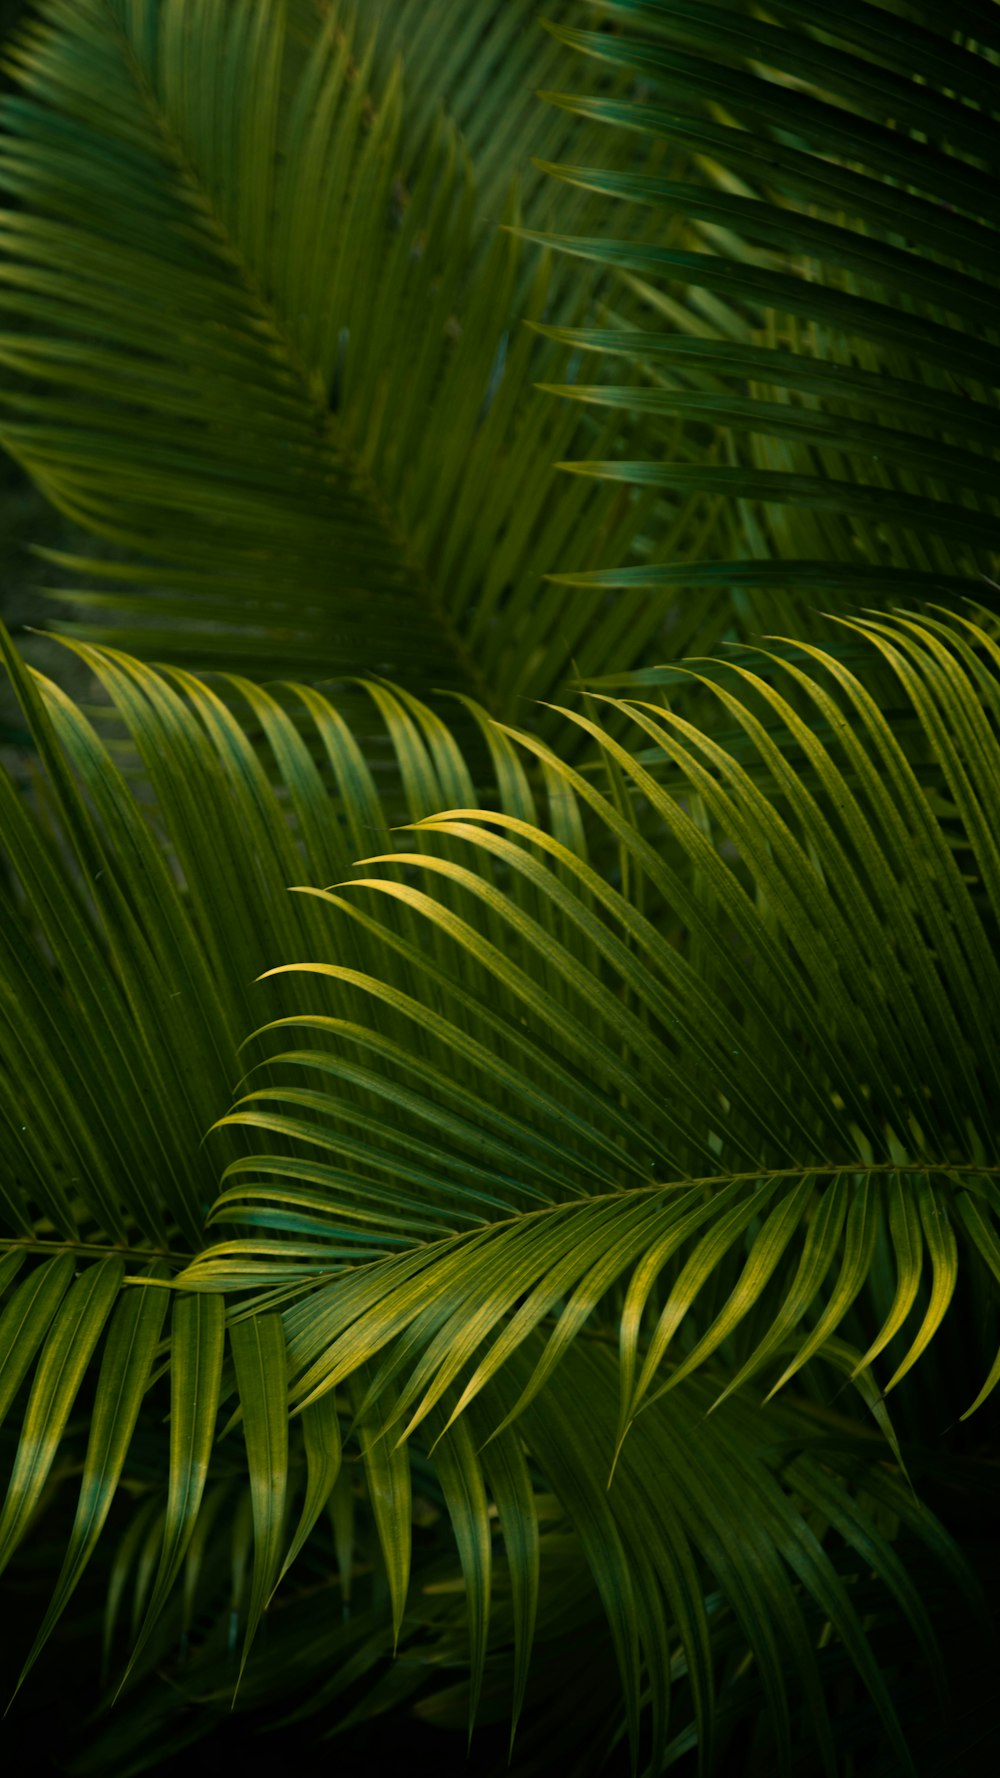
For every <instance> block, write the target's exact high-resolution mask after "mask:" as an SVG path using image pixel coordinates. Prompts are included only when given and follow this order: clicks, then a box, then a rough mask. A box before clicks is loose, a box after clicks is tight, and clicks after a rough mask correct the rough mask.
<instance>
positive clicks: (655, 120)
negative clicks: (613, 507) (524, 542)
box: [546, 0, 1000, 597]
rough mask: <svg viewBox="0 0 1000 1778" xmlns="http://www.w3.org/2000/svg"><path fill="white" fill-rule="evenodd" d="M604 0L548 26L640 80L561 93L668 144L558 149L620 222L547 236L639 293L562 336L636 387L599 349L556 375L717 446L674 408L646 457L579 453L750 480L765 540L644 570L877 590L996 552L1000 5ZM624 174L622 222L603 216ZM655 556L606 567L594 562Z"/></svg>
mask: <svg viewBox="0 0 1000 1778" xmlns="http://www.w3.org/2000/svg"><path fill="white" fill-rule="evenodd" d="M592 10H593V9H592ZM600 11H601V18H602V19H603V20H604V21H605V28H601V29H580V28H578V27H576V26H574V25H572V24H570V25H567V24H563V23H560V22H558V21H556V22H555V23H554V24H553V27H552V29H553V32H554V35H555V36H556V37H557V39H558V40H559V41H560V42H562V43H564V44H566V45H567V46H572V47H574V48H576V49H577V50H578V51H580V52H581V54H582V56H583V57H584V58H586V59H591V58H595V57H596V58H597V59H598V60H599V61H600V62H601V63H602V64H603V65H604V66H606V67H607V68H609V69H614V70H618V71H628V73H629V74H630V75H631V78H632V86H631V90H630V91H629V92H627V93H626V94H624V95H623V96H621V97H617V96H608V95H601V94H597V95H594V94H590V93H587V92H579V93H577V94H573V93H571V92H569V93H562V94H559V95H556V96H555V99H556V103H557V104H558V105H559V106H560V107H564V108H568V109H569V110H570V111H571V112H573V113H574V114H575V115H579V116H580V117H582V118H586V119H588V120H591V121H600V122H603V123H604V124H605V125H606V126H607V127H608V136H609V139H610V140H611V141H613V140H614V139H615V134H616V132H620V131H622V130H624V131H626V132H630V133H636V132H638V134H639V137H640V138H642V137H646V138H647V139H648V140H649V141H650V142H655V143H656V144H657V145H658V147H659V151H660V163H659V165H658V166H657V167H655V168H654V169H653V170H642V171H636V170H634V169H630V168H624V169H623V168H622V167H621V166H616V165H613V164H609V161H608V159H607V158H606V157H605V156H601V157H600V158H599V160H598V161H595V163H594V164H591V165H583V164H581V160H580V158H579V157H577V158H576V159H575V160H574V161H566V162H564V163H562V164H560V165H553V166H552V167H551V168H550V171H551V172H552V173H553V174H554V175H556V176H557V177H559V178H561V179H563V180H566V181H569V182H570V184H572V185H574V186H581V187H584V188H586V189H588V190H590V191H592V192H595V193H598V192H600V193H604V194H605V196H606V197H607V199H608V205H609V224H608V228H607V230H606V231H601V232H599V233H594V234H592V236H591V237H590V238H578V239H574V238H571V236H569V235H568V234H567V235H564V236H563V237H562V238H560V237H558V236H557V235H556V234H555V233H553V234H550V235H547V236H546V239H547V240H548V242H549V244H550V245H551V246H554V247H558V248H560V249H561V250H563V251H567V252H569V253H571V254H575V255H579V256H582V257H583V258H584V259H587V260H590V261H592V262H594V263H596V264H599V265H601V266H603V267H605V268H607V269H608V270H609V271H613V272H618V273H619V274H621V276H622V278H623V280H624V282H625V285H626V286H627V288H628V291H629V292H630V296H629V298H628V300H627V301H626V302H624V303H623V304H621V305H619V307H620V308H622V309H623V310H625V311H626V313H624V314H623V315H622V316H621V318H620V320H621V324H619V325H618V326H611V327H608V326H603V327H595V326H593V325H590V326H588V327H585V328H584V329H579V328H572V329H569V330H567V329H562V328H557V329H555V330H552V334H553V337H557V338H558V339H560V340H561V341H564V342H565V343H568V344H569V343H571V344H572V345H573V346H574V347H575V348H576V349H577V350H580V351H583V352H597V351H600V352H602V353H605V352H609V351H610V352H612V353H615V354H617V355H618V356H619V358H620V360H621V361H622V362H624V363H626V364H630V365H632V366H633V367H636V368H637V369H638V370H639V371H640V373H641V386H640V387H639V388H636V387H634V386H632V384H634V378H632V379H630V386H628V387H623V386H620V385H618V386H616V383H615V381H614V379H613V378H612V380H611V381H610V382H604V381H602V380H601V377H600V376H599V375H598V374H596V372H595V375H594V377H593V378H592V379H590V386H587V387H584V386H582V385H581V383H580V382H579V381H577V382H576V383H574V384H573V385H568V384H567V385H565V386H563V387H562V388H561V389H560V390H558V393H559V394H561V395H562V396H564V397H570V398H572V400H573V401H584V402H587V403H589V404H591V405H592V406H594V408H595V411H596V412H601V411H606V410H608V409H612V410H616V411H619V412H629V413H632V414H643V415H646V416H650V415H653V416H655V415H660V416H663V417H664V419H667V418H669V419H670V420H674V421H683V422H684V424H685V425H687V426H692V425H697V424H701V425H703V426H704V427H706V428H708V429H710V435H711V436H714V437H715V439H716V441H717V445H718V449H717V451H716V453H715V454H714V455H712V454H709V455H706V456H704V457H703V458H702V460H701V461H697V462H696V461H688V460H682V459H680V458H678V456H677V454H676V452H675V451H674V450H673V448H672V442H671V437H670V433H669V430H667V429H666V428H665V429H664V432H663V435H662V442H661V445H660V448H659V449H658V450H657V451H655V452H654V453H653V454H652V455H651V456H649V457H648V458H647V459H646V460H645V461H629V462H625V461H621V460H619V461H611V460H603V461H602V460H599V459H598V458H597V457H596V456H591V457H589V458H588V459H584V460H581V461H579V462H577V463H576V464H574V465H573V467H574V468H575V469H576V470H577V472H578V473H580V474H581V475H584V476H587V477H592V476H597V477H598V478H601V479H608V478H610V479H611V480H613V481H616V480H620V481H622V482H625V483H627V484H629V485H632V486H636V487H641V488H643V489H644V490H651V489H654V488H656V489H664V490H671V491H673V492H675V493H677V492H687V493H689V492H690V491H692V490H694V489H701V490H704V491H705V492H711V493H713V494H715V495H717V496H718V497H719V498H720V499H721V500H723V501H725V502H727V503H730V502H731V503H734V504H738V507H739V510H740V511H741V512H742V513H743V514H744V518H745V520H746V523H747V532H746V536H747V541H748V543H749V544H750V545H751V547H750V548H749V549H745V550H744V552H743V553H744V556H745V557H746V558H747V559H739V560H736V559H725V552H724V550H723V549H720V548H715V549H712V550H709V551H704V550H703V551H702V552H700V554H699V558H698V559H697V560H695V561H690V562H688V561H683V560H680V559H677V560H675V562H674V563H673V564H668V563H666V562H665V561H664V563H663V565H662V566H661V567H658V568H657V569H655V570H654V571H652V572H649V573H648V574H646V576H645V582H646V584H647V585H650V586H654V585H659V586H662V585H665V584H668V585H673V586H676V587H682V586H683V587H690V588H696V587H702V586H706V585H713V586H719V585H727V586H729V587H731V588H735V589H741V590H742V591H743V593H744V594H745V595H746V594H748V593H752V592H753V589H755V588H768V587H772V588H773V587H777V586H788V587H792V588H795V589H797V590H799V591H811V592H816V591H820V592H822V593H828V592H829V591H830V590H831V589H833V588H836V589H838V590H850V589H853V592H854V594H855V596H860V595H862V594H863V593H865V592H873V593H878V594H880V595H881V596H882V597H884V596H885V595H887V594H890V595H891V594H892V592H893V591H894V590H895V587H896V586H897V585H898V584H900V581H901V578H902V577H903V576H905V577H907V578H908V582H909V588H910V596H912V592H913V590H914V589H916V590H919V588H920V586H921V582H923V583H924V585H925V586H926V587H927V589H928V594H929V596H931V597H936V596H939V594H940V591H941V589H942V588H943V587H945V586H948V587H956V586H957V585H960V583H961V577H962V576H972V577H974V578H978V577H979V576H980V575H981V574H982V573H983V572H987V573H989V572H991V571H993V569H994V568H995V563H996V559H997V551H998V547H1000V509H998V507H997V501H996V493H995V487H996V464H997V452H998V446H1000V414H998V410H997V401H996V390H997V385H998V381H1000V356H998V352H1000V333H998V330H997V326H996V305H995V302H994V298H993V288H994V272H995V267H996V263H997V254H998V247H1000V235H998V233H997V223H996V204H995V201H994V199H995V184H996V164H997V154H998V144H1000V125H998V121H997V113H998V102H997V80H996V56H997V42H996V29H997V27H996V19H995V8H994V7H993V6H991V5H986V6H983V7H977V8H976V9H975V13H974V21H973V19H972V17H970V19H966V18H964V17H960V16H958V15H957V14H955V13H953V12H952V11H950V10H949V9H947V8H942V7H939V6H933V5H923V4H921V5H909V4H907V5H906V6H904V7H902V8H900V7H897V6H892V7H886V6H883V5H881V4H864V5H857V6H851V7H848V8H840V9H838V10H837V12H836V17H832V16H831V9H830V8H829V7H827V6H825V5H822V4H809V5H804V6H795V7H787V6H785V5H778V6H776V7H773V8H770V9H769V10H768V11H767V14H766V16H765V15H764V14H761V13H760V12H759V9H758V8H755V7H752V6H747V5H744V4H743V0H612V4H610V5H608V6H603V5H602V7H601V9H600ZM900 14H902V17H900V16H899V15H900ZM608 21H610V24H611V26H612V29H610V30H608V29H607V28H606V26H607V23H608ZM596 22H597V21H596V20H592V23H596ZM623 199H624V200H626V201H627V202H628V203H629V204H631V205H632V206H633V214H634V216H635V218H636V221H635V223H634V224H633V228H632V232H631V236H630V237H629V236H628V235H627V234H625V233H624V232H623V230H622V227H621V224H620V222H616V221H614V220H613V218H612V211H611V206H612V203H613V202H620V200H623ZM650 216H655V218H656V221H655V224H652V225H651V224H650V223H649V222H648V220H647V219H648V218H649V217H650ZM597 362H598V361H597V360H595V365H596V364H597ZM626 454H627V453H626ZM637 578H638V571H636V570H627V571H626V572H624V573H619V572H617V571H615V570H609V571H608V572H607V573H602V574H599V575H598V576H597V577H596V584H599V585H604V586H617V587H624V586H628V585H632V584H635V581H636V579H637ZM572 579H573V581H574V583H575V584H577V585H584V584H591V585H592V584H595V577H593V576H583V577H578V576H576V575H573V576H572Z"/></svg>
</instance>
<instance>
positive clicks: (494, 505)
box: [0, 0, 664, 714]
mask: <svg viewBox="0 0 1000 1778" xmlns="http://www.w3.org/2000/svg"><path fill="white" fill-rule="evenodd" d="M352 17H353V15H352V12H351V9H350V8H349V7H347V6H342V5H334V6H332V7H330V8H328V9H327V13H326V17H325V22H324V24H323V27H322V30H321V31H320V33H319V35H318V37H317V40H316V42H315V45H314V47H313V48H312V49H311V51H310V52H309V54H308V57H307V58H306V60H305V64H304V66H302V67H301V71H300V72H298V73H297V77H296V80H295V81H294V83H293V87H292V90H291V92H290V93H287V94H286V92H285V85H286V84H287V81H286V80H285V76H286V75H287V71H288V65H289V58H290V57H291V58H292V59H293V60H294V59H295V58H296V57H297V58H298V61H301V50H300V49H299V48H298V46H297V45H296V43H295V42H294V41H293V40H290V39H289V38H288V35H287V33H286V28H285V23H284V9H283V7H282V6H281V5H280V4H279V3H278V0H273V3H272V0H265V3H262V4H261V5H259V6H255V7H254V8H253V11H252V14H248V13H246V11H245V9H242V8H236V9H232V8H230V7H229V6H228V5H227V4H226V0H204V3H201V0H199V4H198V5H196V6H191V5H189V4H186V3H185V0H178V3H176V4H171V5H169V6H167V7H161V6H159V5H158V4H155V3H154V0H144V4H142V5H138V6H136V5H131V4H129V5H126V4H124V0H122V3H120V4H119V3H117V0H116V3H115V4H111V5H107V4H105V3H104V0H84V3H83V4H82V5H77V4H75V0H74V3H73V4H67V3H66V0H46V5H45V6H44V8H43V11H42V18H41V19H40V20H39V22H37V23H36V24H34V25H32V27H31V28H30V29H29V30H28V31H27V32H26V34H25V35H24V36H23V37H22V39H21V41H20V43H19V45H18V46H17V48H16V49H15V50H13V51H12V52H11V58H12V62H13V65H14V66H15V68H16V71H17V74H18V77H19V81H20V91H19V92H18V93H17V94H16V95H14V96H11V97H9V98H8V99H6V100H5V101H4V109H3V117H4V120H5V127H6V135H5V137H4V140H3V146H2V153H0V182H2V183H3V184H4V186H5V187H6V190H7V192H8V193H9V194H10V196H11V198H12V199H14V200H16V202H17V208H8V209H7V210H6V211H5V213H4V216H3V222H2V228H3V246H4V249H5V259H4V264H3V266H2V267H0V290H2V302H3V306H4V308H5V311H6V313H7V315H8V317H9V323H8V331H7V332H6V333H5V334H4V335H3V336H2V340H0V355H2V358H3V362H4V363H5V364H6V366H7V368H8V370H10V371H13V372H14V373H16V383H15V385H14V386H11V387H9V388H8V389H7V390H6V391H5V392H4V396H3V405H4V410H5V411H4V415H3V424H2V428H0V430H2V438H3V442H4V443H5V444H6V447H7V448H8V450H10V451H11V452H12V453H13V454H14V455H15V456H16V457H17V458H18V460H19V461H20V462H21V463H22V464H24V465H25V466H26V468H27V469H28V470H29V471H30V472H31V474H32V475H33V476H34V477H35V479H36V480H37V481H38V483H39V484H40V485H41V486H42V488H43V489H44V490H45V491H46V493H47V494H48V495H49V497H50V498H51V499H52V500H53V501H54V502H55V504H56V505H57V506H58V507H60V508H61V510H62V511H63V512H64V513H67V514H68V515H69V516H70V517H72V518H73V519H75V520H76V521H78V522H79V523H81V524H82V525H84V526H86V527H87V528H89V529H90V530H91V531H93V532H95V533H96V534H97V536H98V537H99V538H101V539H103V541H104V543H105V545H109V546H111V547H110V550H108V549H105V551H104V556H105V559H104V560H103V562H100V561H98V562H95V561H93V560H91V559H85V558H83V557H79V558H69V557H66V556H65V555H64V556H63V557H61V558H60V562H61V565H62V567H63V568H64V569H67V570H70V571H71V572H72V573H73V574H74V575H75V576H76V575H79V574H81V573H82V574H84V575H86V576H88V577H89V578H90V579H91V582H93V579H94V577H95V576H99V577H100V580H101V581H102V582H103V584H102V585H99V586H98V587H97V588H96V589H94V588H93V587H92V590H85V589H82V588H81V587H80V584H79V581H78V580H77V581H76V582H75V585H70V586H68V587H67V588H66V596H67V597H68V598H69V600H70V603H71V605H72V606H73V607H74V610H75V611H76V613H77V614H78V615H79V619H80V623H81V624H82V626H83V633H85V634H86V635H87V636H88V637H90V638H91V639H94V638H97V639H100V640H104V641H109V642H112V643H115V644H124V645H125V646H127V647H129V648H132V649H134V650H139V651H141V652H142V653H144V654H145V655H147V656H149V655H153V656H154V657H160V658H172V659H175V660H184V661H187V662H192V661H193V662H194V663H196V664H200V665H206V664H212V663H216V662H219V663H221V664H223V665H224V666H225V667H226V668H227V669H229V670H233V669H240V668H243V669H246V670H247V671H248V672H250V673H251V674H252V675H254V676H256V677H258V678H260V677H264V676H267V675H275V674H281V673H304V674H307V675H308V676H309V677H311V678H313V679H315V678H316V677H317V676H326V677H331V676H336V677H341V678H343V677H347V676H349V675H351V674H352V673H355V672H357V671H359V670H367V671H369V672H386V673H392V672H395V673H397V674H400V675H402V674H403V673H404V672H405V675H406V676H407V678H408V680H409V683H410V684H411V685H412V686H414V687H416V688H418V689H419V688H420V687H421V686H425V687H426V686H428V685H434V684H446V685H451V686H453V687H457V688H459V689H462V690H464V691H466V692H472V693H473V694H474V695H475V696H477V697H478V699H479V701H480V702H482V703H484V704H486V705H488V706H490V707H492V708H493V709H494V710H497V711H506V712H507V713H508V714H512V713H513V709H514V701H515V699H516V698H517V697H518V696H529V697H530V696H536V697H548V696H551V695H552V693H553V691H554V690H555V688H556V687H557V686H558V685H559V683H560V681H561V680H562V679H563V678H564V677H565V674H566V672H567V670H568V668H569V664H570V662H571V660H572V659H573V658H574V656H577V657H579V664H580V665H581V667H583V668H584V669H585V670H591V671H593V670H598V669H599V668H600V666H601V665H602V664H603V663H605V662H606V661H607V660H608V658H609V656H610V657H611V658H612V659H613V660H614V661H616V662H617V663H620V664H623V665H633V664H635V663H636V661H637V660H638V659H639V658H641V653H642V650H643V648H644V646H645V643H646V642H647V641H648V639H649V637H650V636H651V635H653V634H655V632H656V630H657V628H658V627H659V625H660V623H661V621H662V616H663V609H664V608H663V607H661V606H659V605H657V604H656V602H655V601H654V602H653V603H650V601H649V599H648V598H640V597H638V596H634V597H632V598H630V599H626V600H624V601H621V600H619V601H617V602H615V604H614V606H613V607H612V608H608V607H606V605H605V602H604V595H595V596H593V597H586V598H581V597H580V596H579V595H578V594H575V593H569V592H567V593H565V594H562V595H558V596H555V597H553V598H552V599H547V600H546V602H545V604H544V608H543V607H542V606H541V605H540V604H539V602H538V598H537V593H538V589H539V587H540V585H541V582H542V576H543V575H544V573H545V572H546V571H549V570H553V569H555V568H556V567H559V566H562V565H566V564H567V563H568V564H569V565H570V566H575V567H579V568H581V569H583V568H587V567H590V566H592V565H594V564H596V563H603V562H607V561H618V560H622V559H624V558H625V557H627V556H628V554H629V550H630V547H631V542H632V539H633V537H635V535H636V533H637V531H638V530H640V529H641V526H642V522H643V516H644V511H645V508H644V506H643V502H642V501H641V500H636V499H635V498H634V497H632V496H631V495H629V494H622V492H621V491H620V490H615V489H610V488H593V489H591V488H588V487H586V486H584V485H583V484H581V485H580V486H579V487H578V488H575V489H574V488H572V487H568V488H567V487H566V484H565V478H563V477H560V476H559V475H558V472H557V471H556V469H555V468H554V463H555V461H556V460H557V459H559V458H561V457H563V456H565V455H567V454H568V453H570V452H572V450H573V449H575V448H576V447H577V445H579V443H580V442H581V441H582V440H583V439H584V438H590V437H591V436H594V437H596V438H603V440H604V446H605V448H611V445H612V434H613V433H617V432H618V431H619V430H620V425H619V422H618V421H617V420H614V421H612V422H611V426H610V427H604V428H603V429H600V428H599V429H598V431H597V433H594V432H593V428H592V425H591V422H590V420H589V418H588V417H587V416H586V415H581V412H580V411H579V410H566V411H564V412H563V413H560V412H559V410H558V409H557V408H556V407H555V406H554V405H553V404H552V403H551V402H550V401H548V400H547V398H546V397H544V396H543V395H542V394H540V393H539V392H538V391H537V390H535V389H534V388H533V387H532V384H533V382H534V381H538V380H543V381H544V380H546V379H547V380H550V381H551V380H552V379H553V377H558V375H559V374H560V373H559V369H558V366H559V365H562V367H563V371H565V367H566V362H567V356H568V355H567V353H566V351H565V349H564V348H561V347H551V346H549V345H547V344H545V343H544V342H540V341H539V340H538V339H537V338H535V339H533V337H532V336H531V334H530V333H529V332H528V331H527V330H526V329H524V328H522V327H521V321H522V318H526V319H528V320H534V321H538V322H541V321H544V320H546V319H548V320H560V319H564V320H565V319H572V317H573V315H574V314H579V312H580V307H581V297H580V295H579V294H578V293H573V295H572V301H571V302H570V301H567V300H560V301H559V302H558V303H557V302H555V300H554V299H553V298H551V297H550V294H549V286H550V275H549V269H548V266H547V263H546V261H545V259H544V258H538V259H536V261H535V262H534V263H533V264H532V265H528V264H527V263H526V261H525V259H524V252H523V248H522V247H521V245H520V244H519V243H518V242H517V241H516V240H515V238H514V237H513V236H511V235H510V234H509V233H508V234H504V235H496V234H494V238H493V242H492V245H491V246H490V247H489V249H488V251H487V252H486V256H485V259H483V258H482V256H481V254H480V253H479V249H478V248H476V249H475V253H474V251H473V248H474V239H473V237H474V235H475V226H474V208H475V205H474V183H473V175H472V170H471V166H470V163H469V159H468V155H467V152H466V150H465V148H464V146H463V144H462V142H461V139H460V137H459V136H458V134H457V132H456V130H455V128H454V126H453V125H452V124H451V123H450V122H449V121H448V120H447V119H446V118H445V117H443V116H441V115H438V116H437V119H436V121H435V123H434V125H433V128H432V129H431V130H430V133H429V135H428V136H427V139H426V142H425V143H424V146H423V148H422V150H421V153H420V156H419V160H418V162H417V163H416V164H414V166H413V168H412V171H411V175H410V183H405V182H404V181H403V179H402V176H401V166H402V162H401V156H402V155H403V131H404V120H405V116H406V99H405V95H404V91H403V82H402V75H401V71H400V66H399V62H398V58H397V59H396V60H394V61H393V63H392V66H391V68H386V69H385V70H384V71H383V74H382V76H381V78H380V79H379V80H378V81H376V77H375V74H374V72H373V62H374V59H375V47H376V43H377V41H378V38H377V36H376V37H375V38H373V37H372V36H371V35H370V33H369V34H368V35H365V34H363V33H360V34H359V32H356V31H354V29H353V27H352ZM439 30H441V31H442V32H443V21H439ZM297 65H298V64H297V63H296V66H297ZM513 203H514V200H511V203H510V204H508V206H507V207H506V208H505V210H504V216H505V218H506V220H507V221H508V222H513V221H515V220H516V217H517V214H518V212H517V210H516V207H511V204H513ZM474 259H478V260H480V261H481V263H478V264H477V265H476V266H475V267H474V266H473V260H474ZM519 292H520V294H519ZM574 441H575V442H574ZM557 481H559V482H560V483H561V484H562V486H563V489H564V492H563V497H562V498H561V499H560V500H558V501H555V500H554V499H553V497H552V496H553V490H554V487H555V485H556V482H557ZM60 596H62V595H60Z"/></svg>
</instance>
